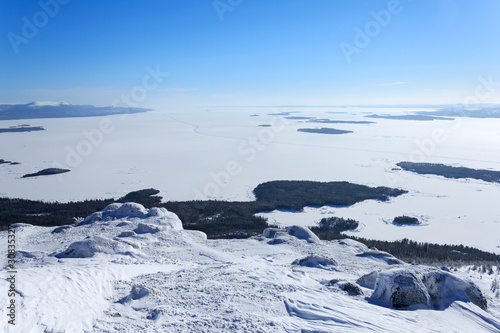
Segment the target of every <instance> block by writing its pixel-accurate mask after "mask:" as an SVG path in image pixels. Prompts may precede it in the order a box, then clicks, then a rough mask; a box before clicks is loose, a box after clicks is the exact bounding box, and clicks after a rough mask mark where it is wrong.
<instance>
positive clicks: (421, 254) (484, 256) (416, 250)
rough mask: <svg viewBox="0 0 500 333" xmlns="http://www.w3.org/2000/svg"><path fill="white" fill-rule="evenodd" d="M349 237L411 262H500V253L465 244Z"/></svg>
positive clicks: (448, 263)
mask: <svg viewBox="0 0 500 333" xmlns="http://www.w3.org/2000/svg"><path fill="white" fill-rule="evenodd" d="M346 237H347V236H346ZM347 238H351V239H354V240H356V241H358V242H361V243H363V244H365V245H366V246H368V247H369V248H373V247H374V248H377V249H378V250H381V251H385V252H388V253H390V254H392V255H393V256H395V257H396V258H398V259H401V260H403V261H405V262H408V263H411V264H424V265H433V266H448V267H449V266H463V265H477V264H489V265H499V264H500V255H497V254H494V253H490V252H486V251H482V250H479V249H476V248H473V247H469V246H464V245H448V244H444V245H441V244H433V243H427V242H416V241H412V240H409V239H406V238H405V239H402V240H398V241H380V240H374V239H366V238H360V237H354V236H349V237H347Z"/></svg>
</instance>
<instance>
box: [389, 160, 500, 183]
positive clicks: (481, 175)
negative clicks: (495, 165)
mask: <svg viewBox="0 0 500 333" xmlns="http://www.w3.org/2000/svg"><path fill="white" fill-rule="evenodd" d="M396 165H397V166H399V167H400V168H402V169H403V170H406V171H411V172H415V173H418V174H424V175H428V174H431V175H438V176H443V177H445V178H454V179H459V178H473V179H479V180H484V181H486V182H492V183H499V182H500V171H492V170H481V169H471V168H466V167H454V166H450V165H445V164H438V163H414V162H399V163H398V164H396Z"/></svg>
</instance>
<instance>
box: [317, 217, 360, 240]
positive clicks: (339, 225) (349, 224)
mask: <svg viewBox="0 0 500 333" xmlns="http://www.w3.org/2000/svg"><path fill="white" fill-rule="evenodd" d="M358 226H359V222H358V221H356V220H353V219H344V218H342V217H336V216H332V217H325V218H323V219H321V221H320V222H319V225H317V226H314V227H310V228H309V229H311V231H312V232H314V233H315V234H316V236H318V237H319V238H320V239H323V240H332V239H340V238H343V236H342V235H341V232H343V231H347V230H354V229H356V228H357V227H358Z"/></svg>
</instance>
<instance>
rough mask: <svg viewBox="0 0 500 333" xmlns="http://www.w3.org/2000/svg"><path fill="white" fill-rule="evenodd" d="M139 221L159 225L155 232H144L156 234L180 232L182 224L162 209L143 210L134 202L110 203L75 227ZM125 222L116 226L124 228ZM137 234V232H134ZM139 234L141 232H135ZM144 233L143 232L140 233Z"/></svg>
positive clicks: (177, 218)
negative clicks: (128, 220)
mask: <svg viewBox="0 0 500 333" xmlns="http://www.w3.org/2000/svg"><path fill="white" fill-rule="evenodd" d="M125 218H126V219H141V220H147V221H148V222H149V223H150V224H155V225H159V226H161V227H157V228H156V229H157V230H156V231H145V232H157V231H160V230H166V229H169V228H170V229H174V230H182V229H183V228H182V222H181V220H180V219H179V217H178V216H177V215H176V214H174V213H172V212H169V211H168V210H167V209H165V208H163V207H160V208H158V207H153V208H150V209H146V208H144V206H143V205H140V204H138V203H135V202H127V203H117V202H115V203H112V204H110V205H108V206H106V208H104V209H103V210H102V211H100V212H95V213H93V214H91V215H89V216H88V217H87V218H85V219H84V220H83V221H81V222H79V223H78V224H77V226H82V225H87V224H92V223H95V222H107V221H113V220H118V219H125ZM126 225H127V224H126V222H124V221H122V222H121V223H120V224H118V226H126ZM136 232H137V231H136ZM137 233H141V232H137ZM142 233H144V232H142Z"/></svg>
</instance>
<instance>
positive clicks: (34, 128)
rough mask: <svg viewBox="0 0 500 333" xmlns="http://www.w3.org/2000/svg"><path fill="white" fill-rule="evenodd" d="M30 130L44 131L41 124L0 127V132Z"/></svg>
mask: <svg viewBox="0 0 500 333" xmlns="http://www.w3.org/2000/svg"><path fill="white" fill-rule="evenodd" d="M32 131H45V128H43V127H42V126H29V125H28V126H24V125H21V126H12V127H9V128H0V133H15V132H32Z"/></svg>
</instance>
